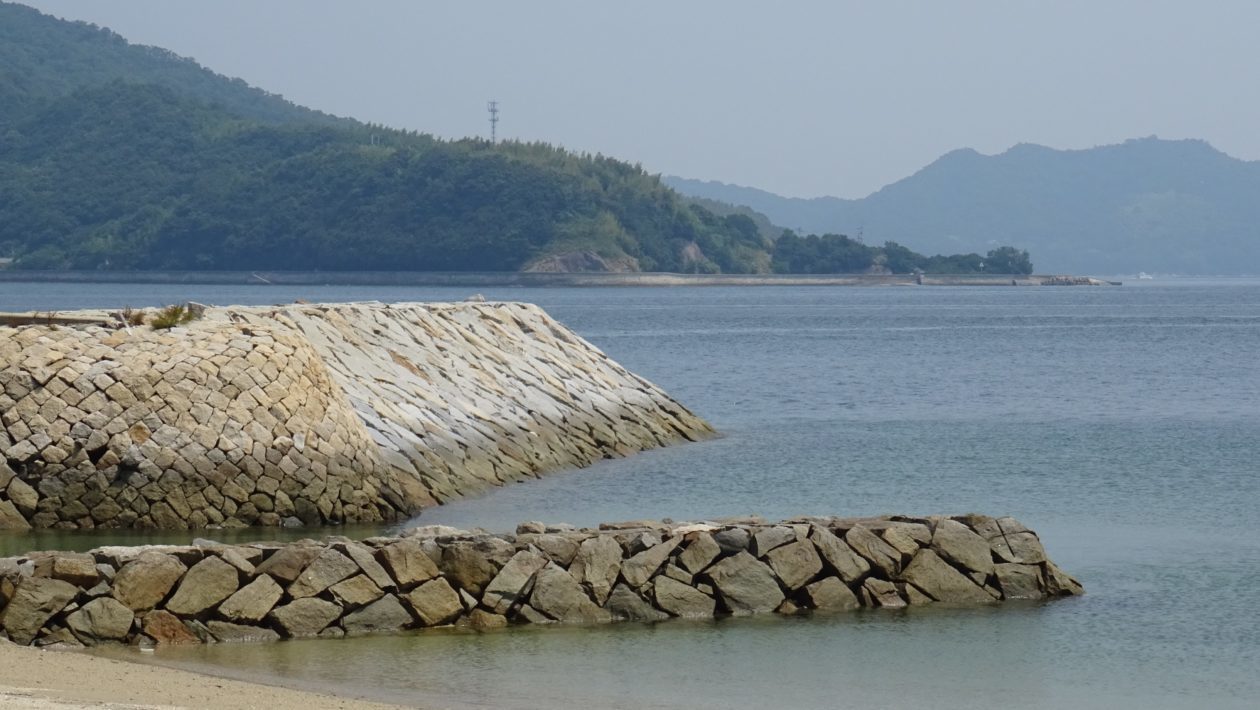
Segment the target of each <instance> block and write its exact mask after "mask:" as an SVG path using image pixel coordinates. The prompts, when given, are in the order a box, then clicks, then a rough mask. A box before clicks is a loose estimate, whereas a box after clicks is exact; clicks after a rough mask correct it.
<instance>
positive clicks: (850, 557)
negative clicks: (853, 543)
mask: <svg viewBox="0 0 1260 710" xmlns="http://www.w3.org/2000/svg"><path fill="white" fill-rule="evenodd" d="M809 539H810V540H812V541H813V542H814V546H815V547H817V548H818V553H819V554H820V555H822V558H823V559H824V560H826V562H827V564H829V565H831V568H832V569H833V570H835V571H836V574H838V575H840V579H842V580H844V581H845V582H846V583H848V584H853V583H854V582H856V581H858V580H859V579H861V578H862V577H863V575H865V574H866V573H867V572H869V571H870V569H871V564H870V563H869V562H867V561H866V558H864V557H862V556H861V555H859V554H858V553H857V552H855V551H854V550H853V548H852V547H849V545H848V543H846V542H845V541H844V540H841V539H840V538H838V537H836V536H835V534H833V533H832V532H831V531H830V530H828V529H827V528H824V527H822V526H817V525H816V526H814V529H813V530H812V531H810V534H809Z"/></svg>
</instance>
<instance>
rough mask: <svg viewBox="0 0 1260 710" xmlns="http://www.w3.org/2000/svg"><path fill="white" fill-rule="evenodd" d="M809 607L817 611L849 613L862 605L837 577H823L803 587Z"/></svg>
mask: <svg viewBox="0 0 1260 710" xmlns="http://www.w3.org/2000/svg"><path fill="white" fill-rule="evenodd" d="M805 594H806V596H808V597H809V603H810V606H811V607H813V608H814V609H817V610H818V611H849V610H851V609H857V608H858V607H860V606H861V605H862V604H861V602H859V601H858V598H857V595H856V594H854V593H853V590H851V589H849V587H848V585H846V584H845V583H844V582H841V581H840V580H839V578H837V577H824V578H823V579H820V580H818V581H817V582H814V583H813V584H810V585H808V586H806V587H805Z"/></svg>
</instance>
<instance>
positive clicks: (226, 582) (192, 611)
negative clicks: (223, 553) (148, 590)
mask: <svg viewBox="0 0 1260 710" xmlns="http://www.w3.org/2000/svg"><path fill="white" fill-rule="evenodd" d="M239 588H240V578H239V573H238V572H237V569H236V568H235V567H233V566H232V565H230V564H228V563H227V562H224V561H223V560H222V559H220V558H219V557H218V556H216V555H210V556H209V557H207V558H205V559H203V560H202V561H200V562H198V563H197V564H195V565H193V566H192V568H191V569H189V570H188V573H187V574H185V575H184V579H183V581H181V582H180V583H179V588H178V589H176V590H175V594H173V595H172V596H171V598H170V601H168V602H166V605H165V608H166V610H167V611H169V612H171V613H172V614H177V615H179V616H196V615H198V614H200V613H201V612H203V611H205V610H207V609H209V608H211V607H213V606H214V605H216V604H218V603H219V602H221V601H223V600H224V599H227V598H228V597H230V596H232V593H233V592H235V591H236V590H237V589H239Z"/></svg>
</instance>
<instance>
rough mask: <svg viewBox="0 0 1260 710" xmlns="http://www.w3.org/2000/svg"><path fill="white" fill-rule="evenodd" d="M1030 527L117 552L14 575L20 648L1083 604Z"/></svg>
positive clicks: (518, 537) (801, 523)
mask: <svg viewBox="0 0 1260 710" xmlns="http://www.w3.org/2000/svg"><path fill="white" fill-rule="evenodd" d="M1082 592H1083V589H1082V588H1081V586H1080V584H1078V583H1077V582H1076V580H1074V579H1072V578H1071V577H1070V576H1068V575H1067V574H1066V573H1065V572H1063V571H1062V570H1060V569H1059V568H1058V567H1057V566H1055V564H1054V563H1053V562H1051V561H1050V559H1049V558H1048V557H1047V556H1046V553H1045V550H1044V548H1043V547H1042V544H1041V542H1040V540H1039V539H1038V537H1037V535H1036V534H1035V533H1034V532H1032V531H1030V530H1028V529H1027V528H1026V527H1024V526H1023V525H1021V524H1020V523H1019V522H1018V521H1016V520H1014V519H1013V518H999V519H994V518H991V517H987V516H983V515H965V516H958V517H927V518H911V517H884V518H863V519H852V518H850V519H843V518H800V519H796V520H789V521H785V522H781V523H765V522H764V521H761V520H758V519H746V520H744V521H742V522H716V523H707V522H706V523H691V524H681V525H675V524H664V523H649V522H634V523H621V524H612V525H602V526H600V528H599V529H582V530H576V529H574V528H573V527H572V526H565V525H558V526H546V525H543V524H541V523H526V524H523V525H521V526H519V527H518V528H517V533H516V534H515V535H488V534H474V533H469V532H465V531H458V530H453V529H450V528H440V527H431V528H420V529H416V530H413V531H411V532H410V534H409V535H406V536H403V537H378V538H369V539H367V540H363V541H358V542H356V541H352V540H349V539H345V538H329V539H328V540H326V541H324V542H314V541H309V540H308V541H301V542H296V543H291V544H286V545H282V544H276V543H255V544H247V545H222V544H218V543H214V542H211V541H200V544H196V545H193V546H187V547H172V546H154V547H105V548H100V549H97V550H93V551H91V552H87V553H65V552H36V553H28V554H27V555H25V556H23V557H15V558H5V559H0V629H2V630H3V634H4V635H5V636H7V638H8V639H9V640H11V641H13V642H15V643H19V644H34V645H41V646H47V645H55V644H61V645H65V646H79V645H94V644H99V643H105V642H119V643H132V644H141V645H149V644H158V645H162V644H179V643H214V642H231V641H263V640H279V639H281V638H297V637H307V636H321V637H337V636H343V635H347V634H351V635H353V634H365V633H371V632H384V631H400V630H404V629H418V628H424V627H433V626H448V625H467V626H471V627H474V628H479V629H488V628H496V627H501V626H506V625H508V624H546V623H556V622H570V623H573V622H576V623H597V622H612V621H659V620H665V619H668V618H671V617H684V618H710V617H716V616H724V615H742V614H758V613H770V612H777V613H779V614H798V613H809V612H811V611H819V612H831V611H847V610H854V609H859V608H885V609H889V608H891V609H896V608H902V607H906V606H910V605H922V604H933V603H942V604H962V605H970V604H989V603H994V602H999V601H1004V600H1010V599H1046V598H1051V597H1059V596H1066V595H1074V594H1081V593H1082Z"/></svg>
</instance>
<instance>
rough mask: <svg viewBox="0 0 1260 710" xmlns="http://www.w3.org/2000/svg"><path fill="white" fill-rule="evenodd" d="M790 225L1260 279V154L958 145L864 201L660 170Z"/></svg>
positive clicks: (1194, 146)
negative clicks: (983, 150)
mask: <svg viewBox="0 0 1260 710" xmlns="http://www.w3.org/2000/svg"><path fill="white" fill-rule="evenodd" d="M664 182H665V184H667V185H669V186H671V187H673V188H674V189H676V190H678V191H679V192H682V193H683V194H687V195H692V196H695V197H699V198H706V199H708V200H717V201H721V202H726V203H730V204H733V205H745V206H747V207H748V208H751V209H753V210H756V211H757V212H760V213H763V214H765V215H766V216H767V217H768V218H769V220H770V221H771V222H773V223H775V224H778V225H782V226H784V227H791V228H793V229H798V230H802V231H813V232H838V233H844V234H862V235H863V236H864V237H865V240H866V241H867V242H869V243H883V242H884V241H885V240H889V239H892V240H896V241H899V242H903V243H906V244H913V245H915V247H916V248H917V249H919V250H920V251H924V252H927V253H933V252H935V253H957V252H983V251H985V250H987V249H991V248H993V246H995V245H998V244H1013V245H1015V246H1017V247H1019V248H1021V249H1026V250H1028V251H1030V252H1032V253H1033V254H1034V255H1035V256H1036V258H1037V266H1038V269H1039V270H1042V271H1048V272H1074V273H1081V272H1089V273H1112V274H1118V273H1135V272H1138V271H1148V272H1161V273H1179V274H1221V275H1238V274H1260V200H1257V199H1256V198H1257V195H1260V162H1256V161H1251V162H1249V161H1243V160H1238V159H1235V158H1232V157H1230V156H1228V155H1226V154H1224V153H1222V152H1220V151H1218V150H1216V149H1215V148H1213V147H1212V146H1210V145H1208V144H1207V143H1206V142H1203V141H1194V140H1183V141H1167V140H1159V139H1157V138H1143V139H1137V140H1130V141H1126V142H1124V143H1122V144H1120V145H1109V146H1101V147H1097V148H1092V149H1089V150H1069V151H1065V150H1054V149H1051V148H1045V147H1042V146H1037V145H1027V144H1023V145H1017V146H1015V147H1013V148H1011V149H1010V150H1008V151H1006V152H1004V153H1002V154H1000V155H981V154H980V153H977V152H976V151H974V150H956V151H954V152H951V153H949V154H947V155H944V156H942V157H941V158H940V159H939V160H937V161H936V162H934V163H932V164H931V165H928V166H927V167H925V168H923V169H922V170H920V171H919V172H917V173H915V174H914V175H911V176H909V177H907V178H905V179H903V180H900V181H898V182H895V183H893V184H891V185H888V186H887V187H885V188H883V189H881V190H879V191H877V192H875V193H873V194H871V195H869V196H867V197H864V198H861V199H854V200H847V199H840V198H836V197H818V198H813V199H799V198H788V197H781V196H779V195H775V194H773V193H770V192H766V191H763V190H758V189H755V188H749V187H740V186H737V185H727V184H724V183H720V182H703V181H699V180H689V179H684V178H678V177H666V178H665V179H664Z"/></svg>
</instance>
